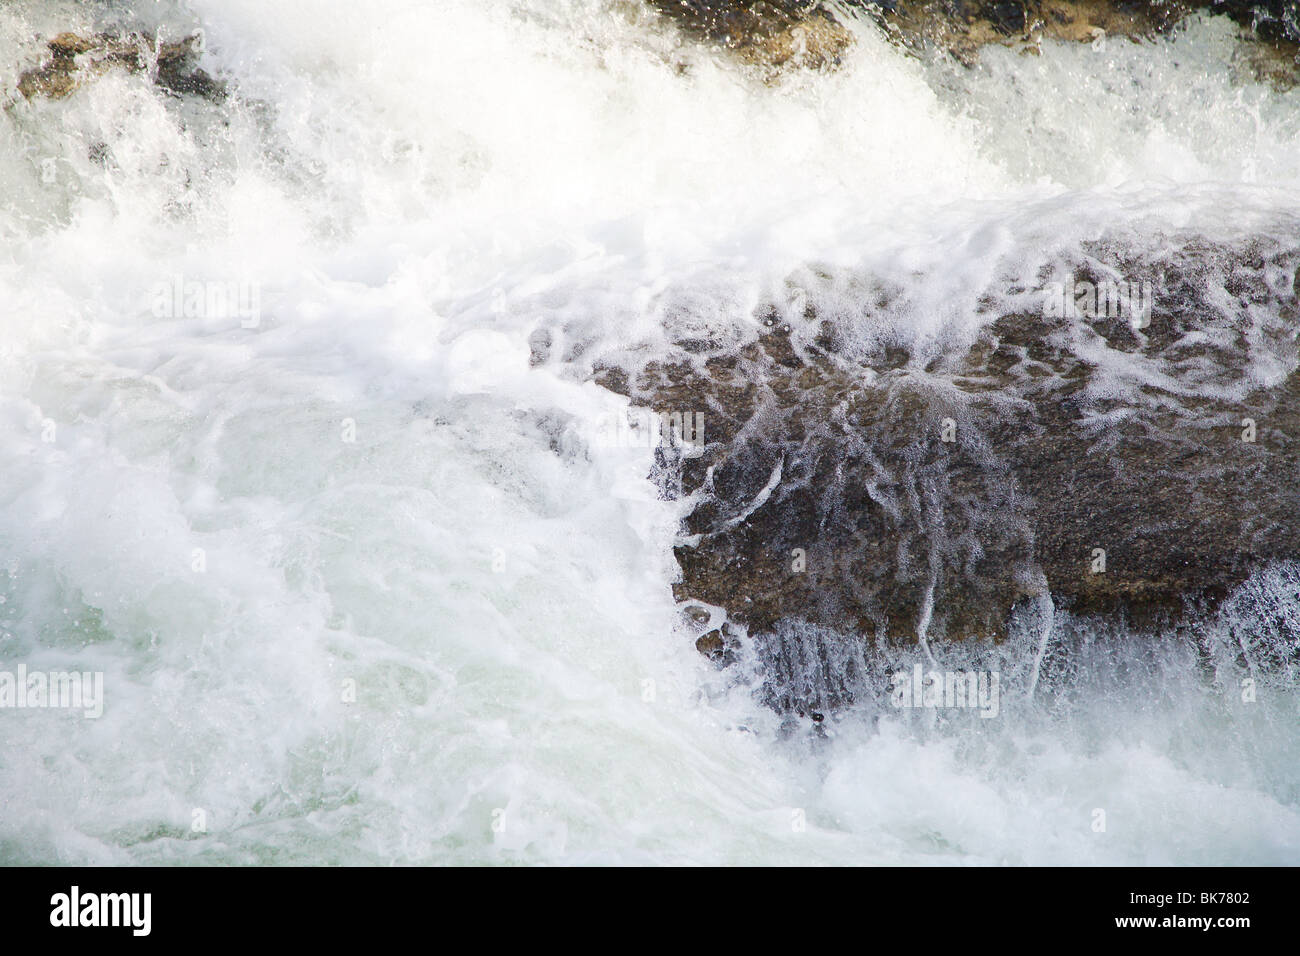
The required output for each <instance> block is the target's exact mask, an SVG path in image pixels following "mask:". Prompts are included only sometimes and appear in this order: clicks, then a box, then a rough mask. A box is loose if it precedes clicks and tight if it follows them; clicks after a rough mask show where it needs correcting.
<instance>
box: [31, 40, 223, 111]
mask: <svg viewBox="0 0 1300 956" xmlns="http://www.w3.org/2000/svg"><path fill="white" fill-rule="evenodd" d="M48 48H49V55H48V57H47V58H46V59H45V60H44V61H43V62H42V63H41V65H40V66H38V67H35V68H33V69H30V70H27V71H26V72H25V73H23V74H22V75H21V76H20V77H19V79H18V91H19V92H20V93H21V94H22V95H23V96H24V97H26V98H27V99H32V98H33V97H37V96H43V97H48V98H50V99H61V98H62V97H65V96H68V95H69V94H70V93H72V92H73V91H74V90H76V89H77V87H78V86H80V85H81V84H82V83H84V82H86V81H87V80H88V79H91V78H94V77H96V76H101V75H103V74H104V73H106V72H108V71H109V70H112V69H124V70H126V71H128V72H130V73H141V72H148V73H150V74H151V75H152V76H153V78H154V82H155V83H157V84H158V85H159V86H160V87H162V88H163V89H165V90H168V91H170V92H172V93H176V94H191V95H195V96H202V97H206V98H208V99H221V98H222V97H223V96H224V94H225V88H224V86H223V85H222V84H221V83H219V82H218V81H216V80H214V79H213V78H212V77H210V76H209V75H208V74H207V73H206V72H204V71H203V70H201V69H199V68H198V66H197V61H198V57H199V54H200V53H201V41H200V39H199V35H198V34H195V35H194V36H191V37H187V38H185V39H183V40H177V41H174V42H169V43H163V42H159V41H158V40H157V39H155V38H154V37H151V36H149V35H148V34H130V35H127V36H111V35H108V34H95V35H93V36H80V35H78V34H75V33H60V34H59V35H58V36H56V37H55V38H54V39H52V40H50V41H49V44H48Z"/></svg>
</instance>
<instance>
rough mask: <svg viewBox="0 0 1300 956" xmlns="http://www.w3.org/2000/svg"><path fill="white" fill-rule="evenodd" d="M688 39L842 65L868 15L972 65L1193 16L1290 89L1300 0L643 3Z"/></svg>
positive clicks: (1158, 29)
mask: <svg viewBox="0 0 1300 956" xmlns="http://www.w3.org/2000/svg"><path fill="white" fill-rule="evenodd" d="M647 2H648V3H649V4H650V5H651V6H652V7H654V8H655V9H657V10H659V11H660V12H661V13H663V14H664V15H665V16H667V17H669V18H671V19H672V20H673V21H674V22H676V23H677V24H678V25H680V26H681V27H682V28H683V29H684V30H685V31H686V32H687V33H688V34H689V35H691V36H693V37H695V38H697V39H700V40H703V41H705V42H709V43H713V44H717V45H720V46H723V47H725V48H728V49H730V50H732V51H733V52H735V53H736V54H738V55H739V56H740V58H741V59H742V60H745V61H747V62H750V63H756V64H760V65H763V66H765V67H768V68H772V69H783V68H786V67H792V66H793V67H811V68H816V69H821V68H827V67H833V66H835V65H837V64H838V62H839V61H840V58H841V57H842V56H843V54H844V52H845V51H846V50H847V49H848V47H849V46H850V45H851V44H852V39H853V37H852V33H851V32H850V31H849V30H847V29H845V28H844V26H843V25H842V23H843V20H844V19H845V18H846V17H854V16H857V17H869V18H871V19H872V20H874V21H875V22H876V23H878V24H879V25H880V26H881V28H882V29H884V30H885V32H886V33H887V34H888V35H889V36H891V37H892V38H893V39H895V40H896V41H897V42H899V43H900V44H901V45H903V46H905V47H907V48H909V49H912V50H915V51H920V50H924V49H937V50H940V51H943V52H946V53H949V54H951V55H953V56H954V57H956V58H957V59H958V60H960V61H962V62H963V63H966V64H971V63H974V62H976V61H977V60H978V58H979V51H980V49H981V48H982V47H984V46H986V45H989V44H1001V45H1004V46H1011V47H1014V48H1017V49H1020V50H1022V51H1026V52H1035V51H1036V50H1037V46H1038V44H1039V43H1040V42H1041V41H1042V40H1044V39H1051V40H1061V41H1070V42H1084V43H1098V42H1104V41H1105V40H1106V38H1108V37H1114V38H1127V39H1130V40H1134V41H1140V40H1147V39H1152V38H1154V37H1157V36H1160V35H1162V34H1167V33H1169V32H1170V31H1171V30H1172V29H1173V28H1174V27H1175V26H1176V25H1177V24H1178V23H1179V22H1180V21H1182V20H1183V19H1184V18H1186V17H1187V16H1188V15H1190V14H1192V13H1196V12H1200V13H1204V14H1206V15H1223V16H1228V17H1231V18H1232V19H1233V20H1234V21H1235V22H1237V23H1238V24H1240V25H1241V27H1242V40H1243V42H1244V44H1245V45H1247V46H1249V47H1250V55H1249V59H1250V60H1251V63H1252V66H1253V68H1254V70H1255V73H1256V74H1257V75H1258V76H1259V77H1260V78H1264V79H1269V80H1272V81H1274V82H1279V83H1284V84H1287V85H1290V84H1292V83H1294V81H1295V77H1296V73H1297V71H1298V70H1300V67H1298V66H1297V64H1298V63H1300V0H1265V2H1263V3H1246V2H1239V0H1224V2H1207V0H1168V2H1156V0H880V2H864V0H845V2H841V3H830V2H825V0H759V2H751V0H647Z"/></svg>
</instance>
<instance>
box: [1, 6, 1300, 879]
mask: <svg viewBox="0 0 1300 956" xmlns="http://www.w3.org/2000/svg"><path fill="white" fill-rule="evenodd" d="M115 27H122V28H129V29H138V28H148V29H151V30H157V31H159V32H161V33H162V34H163V35H166V36H176V37H179V36H184V35H187V34H188V33H190V32H191V31H192V30H194V29H195V28H197V27H201V28H202V30H203V31H204V38H205V44H206V52H205V54H204V66H205V68H206V69H207V70H208V71H209V72H211V73H212V74H213V75H217V76H221V77H222V78H224V79H226V80H227V82H228V83H229V85H230V95H229V97H228V98H227V99H226V100H225V102H223V103H214V102H209V101H206V100H203V99H199V98H175V97H168V96H166V95H165V94H164V93H163V92H162V91H161V90H159V89H158V88H156V87H155V86H153V85H152V84H151V83H150V82H149V79H148V77H146V76H143V75H128V74H126V73H125V72H116V73H109V74H107V75H105V76H103V77H101V78H99V79H97V80H96V81H95V82H93V83H88V84H87V85H86V86H85V87H83V88H82V89H81V90H79V91H78V92H77V93H76V94H75V95H73V96H71V97H69V98H67V99H64V100H57V101H50V100H42V99H36V100H32V101H27V100H24V99H22V98H21V97H20V96H19V95H18V94H17V92H16V84H17V79H18V75H19V73H20V71H21V70H22V69H24V68H26V67H27V66H30V65H32V64H33V63H35V62H36V61H38V60H39V58H40V56H41V52H42V50H43V47H44V42H45V40H46V39H47V38H48V37H49V36H51V35H53V34H55V33H58V32H61V31H63V30H76V31H79V32H83V33H89V32H93V31H95V30H102V29H111V28H115ZM853 29H854V30H855V31H856V32H857V34H858V42H857V43H856V45H855V46H854V48H853V49H852V50H851V52H850V53H849V54H848V56H847V59H846V62H845V63H844V64H843V66H842V68H841V69H839V70H837V71H834V72H831V73H792V74H789V75H787V76H785V77H783V78H781V79H779V80H777V81H775V82H772V83H765V82H763V81H762V80H761V79H760V78H758V77H756V76H754V75H753V74H751V73H749V72H746V71H745V70H744V69H743V68H741V67H739V66H737V65H736V64H734V63H733V62H731V61H730V60H728V59H727V58H726V57H724V56H722V55H720V54H718V53H717V52H715V51H710V50H707V49H704V48H702V47H698V46H694V45H691V44H689V43H683V42H682V41H681V39H680V38H679V37H678V36H677V35H676V34H675V33H674V32H673V31H672V30H670V29H669V28H667V27H665V26H664V25H663V24H662V23H660V22H658V21H656V20H654V19H653V18H651V17H650V16H649V15H648V14H646V13H644V12H643V11H641V10H640V7H639V5H636V4H631V3H624V2H613V0H545V2H543V0H464V2H461V0H442V2H439V3H436V4H429V3H420V2H416V0H377V2H372V3H367V4H355V3H343V2H337V0H320V2H308V0H298V2H284V3H278V2H277V3H274V4H267V3H263V2H254V0H220V2H218V0H211V2H208V0H195V2H191V3H189V4H186V5H184V7H181V6H179V5H177V4H175V3H159V4H139V5H132V4H125V3H102V4H99V5H94V4H81V3H71V2H67V3H50V2H36V0H30V2H29V0H17V2H6V3H3V4H0V101H3V102H4V103H7V104H8V106H7V107H6V108H5V109H4V111H3V112H2V113H0V670H13V669H14V668H15V667H16V666H17V664H18V663H25V664H26V665H27V667H28V668H30V669H33V670H35V669H41V670H46V671H63V670H78V671H95V672H103V674H104V688H105V706H104V713H103V716H102V717H100V718H98V719H93V720H91V719H85V718H84V717H83V716H82V715H81V713H80V712H67V711H56V710H22V709H8V710H0V861H3V862H7V863H16V862H24V863H36V862H60V863H74V864H75V863H95V864H124V863H171V862H175V863H252V862H260V863H339V864H347V863H461V864H463V863H515V862H523V863H763V864H768V863H870V864H878V863H963V864H1002V863H1008V864H1024V863H1036V864H1062V863H1080V864H1097V863H1120V864H1162V863H1200V864H1231V863H1269V864H1296V863H1300V735H1297V733H1296V731H1297V727H1298V726H1300V695H1298V694H1297V690H1298V688H1300V675H1297V673H1296V672H1295V668H1294V664H1289V663H1288V661H1294V659H1295V656H1294V642H1295V640H1296V637H1295V635H1296V633H1297V630H1298V628H1297V622H1300V580H1298V579H1297V576H1296V571H1295V568H1294V567H1291V566H1281V567H1276V568H1272V569H1269V570H1267V571H1266V572H1264V573H1261V574H1260V575H1258V576H1257V577H1256V578H1255V579H1252V581H1250V582H1249V583H1248V584H1247V585H1246V586H1244V587H1243V588H1242V589H1241V591H1240V592H1239V593H1238V594H1237V595H1236V596H1235V597H1234V598H1233V599H1232V600H1231V601H1229V603H1228V604H1227V605H1226V606H1225V607H1224V609H1223V610H1222V611H1221V612H1220V613H1219V614H1218V616H1217V617H1215V618H1214V619H1213V620H1211V621H1209V622H1207V623H1205V624H1204V625H1203V628H1202V633H1201V634H1200V637H1199V646H1200V647H1201V652H1200V653H1198V652H1197V651H1195V650H1194V649H1193V648H1192V645H1191V644H1190V643H1189V642H1188V641H1187V640H1185V639H1184V637H1185V635H1179V634H1136V635H1135V634H1131V633H1129V632H1127V630H1126V629H1125V627H1124V625H1123V624H1122V623H1119V622H1116V623H1114V624H1113V625H1106V626H1102V625H1097V624H1095V623H1093V624H1085V623H1084V622H1081V621H1075V620H1073V619H1071V618H1069V617H1068V616H1067V615H1064V614H1058V615H1057V617H1056V619H1055V620H1054V621H1053V627H1052V630H1051V637H1050V640H1049V641H1048V642H1047V644H1046V645H1044V644H1042V643H1041V634H1042V627H1041V623H1042V622H1041V621H1038V622H1035V621H1033V620H1027V621H1023V622H1021V625H1020V626H1019V627H1018V629H1013V634H1012V636H1011V638H1010V639H1009V640H1008V641H1006V642H1005V643H1003V644H1000V645H997V646H986V647H981V648H975V647H970V646H963V645H953V646H945V647H936V648H934V654H935V657H936V659H937V667H938V668H939V669H941V670H958V671H973V670H981V671H994V672H997V673H998V674H999V675H1000V684H999V688H1000V701H999V709H998V714H997V716H996V717H991V718H983V717H981V716H980V715H979V713H978V712H977V711H970V712H959V713H958V712H953V711H950V710H941V709H935V708H930V709H927V708H925V707H920V708H911V709H903V708H894V707H892V706H891V704H890V697H889V675H890V674H891V673H894V672H897V671H909V672H910V671H911V669H912V667H913V666H914V665H915V664H917V663H920V664H922V665H923V666H924V668H926V669H927V670H928V669H930V668H931V667H933V666H936V665H935V664H932V663H931V662H930V661H929V660H927V658H926V657H925V655H924V654H923V653H922V651H921V649H919V648H894V649H880V648H874V644H873V642H872V641H871V640H864V641H860V642H845V641H844V640H843V639H842V636H836V635H830V634H825V633H820V632H817V631H816V629H814V628H807V629H805V631H803V632H799V633H792V634H789V635H787V637H788V640H787V641H785V642H784V643H783V644H782V645H781V647H780V648H777V649H774V648H773V646H772V645H771V644H770V643H769V644H765V643H764V642H763V641H761V640H758V639H749V638H746V639H745V640H744V642H743V644H742V647H741V652H740V660H738V661H737V662H736V664H735V665H734V666H732V667H730V668H727V669H725V670H717V669H715V668H714V666H713V665H712V664H710V663H709V662H708V661H707V660H706V659H705V658H704V657H702V656H701V655H700V654H699V653H697V651H696V650H695V647H694V634H693V632H691V631H690V629H689V628H688V627H687V626H686V625H685V624H684V623H683V618H682V615H681V613H680V611H679V609H678V607H677V606H676V604H675V602H674V600H673V595H672V587H671V585H672V583H673V581H674V580H675V579H676V577H677V576H678V574H679V572H678V569H677V566H676V563H675V561H674V558H673V554H672V546H673V544H674V542H675V540H676V536H677V534H678V531H679V524H680V520H681V516H682V504H681V503H680V502H675V501H670V500H664V498H663V497H662V495H661V493H660V489H659V488H658V487H657V486H656V484H655V483H654V481H653V480H652V479H651V473H652V471H653V469H654V464H655V455H654V452H653V450H652V449H650V448H637V447H627V448H615V447H606V446H604V445H602V444H601V443H599V442H595V441H592V440H591V432H592V423H593V422H597V421H600V420H602V417H607V416H611V415H615V414H617V413H619V412H621V411H622V410H623V409H624V408H625V406H626V404H627V401H626V399H623V398H620V397H619V396H617V395H615V394H613V393H611V392H609V391H606V390H604V389H602V388H600V387H598V386H597V385H595V384H594V383H592V382H591V381H590V380H589V376H590V374H591V372H592V370H593V368H594V367H595V365H596V363H597V362H602V361H603V362H611V361H618V360H620V358H622V359H623V360H626V361H627V362H628V364H629V367H632V362H633V361H634V360H635V361H639V360H643V359H644V358H645V357H646V356H653V355H657V354H667V353H668V351H669V350H670V348H671V347H672V343H674V342H678V341H680V340H682V339H683V338H686V337H690V336H691V335H693V334H702V335H708V336H710V337H712V338H713V339H714V340H716V341H719V342H723V343H728V342H731V343H735V344H740V343H743V342H745V341H750V340H752V339H753V338H754V337H755V336H756V335H757V334H758V330H759V328H760V326H759V320H758V319H757V318H755V310H756V307H757V306H758V305H759V304H760V303H762V302H768V301H772V300H776V301H781V302H788V301H791V300H790V296H789V290H790V288H791V286H792V285H798V286H801V287H806V288H808V289H810V290H812V291H811V292H809V293H808V296H809V301H810V304H811V305H813V306H815V307H816V308H817V309H818V310H819V311H821V312H822V313H824V314H827V315H832V316H838V317H840V319H842V322H841V328H844V329H847V330H849V332H850V338H849V344H848V346H847V347H848V349H849V351H850V352H852V350H854V349H859V350H861V352H862V353H863V354H866V352H867V351H868V350H869V349H870V348H871V347H872V346H873V345H874V344H875V343H878V342H880V341H889V342H899V343H905V344H906V345H907V346H908V347H909V348H911V349H913V350H914V351H916V352H918V353H921V354H925V353H926V352H927V350H931V349H938V348H940V347H941V346H942V345H944V344H945V343H951V342H953V341H959V342H960V341H966V340H969V339H970V338H971V337H973V336H974V335H975V333H976V332H977V331H978V329H979V328H980V327H981V326H982V325H983V324H984V323H985V322H987V321H990V319H991V317H995V316H996V315H997V314H998V312H997V307H998V306H999V305H1009V306H1014V305H1015V304H1016V303H1017V302H1018V301H1019V300H1018V299H1017V296H1020V297H1023V296H1024V295H1025V294H1026V293H1025V290H1027V289H1034V288H1036V287H1037V286H1036V283H1037V282H1038V281H1039V278H1040V277H1041V276H1042V275H1043V274H1044V272H1045V271H1050V270H1051V269H1052V268H1053V267H1054V266H1058V265H1060V264H1062V263H1065V262H1068V261H1072V260H1074V259H1077V258H1078V257H1080V256H1081V255H1082V254H1083V251H1084V250H1086V249H1090V248H1093V246H1092V245H1091V244H1095V243H1098V242H1105V243H1109V244H1111V245H1113V246H1115V247H1119V248H1126V249H1135V250H1142V251H1148V252H1152V253H1155V252H1157V251H1159V250H1161V249H1163V248H1165V247H1166V246H1167V245H1169V244H1170V243H1172V242H1173V241H1175V238H1176V237H1179V236H1186V235H1190V234H1194V235H1196V236H1202V237H1205V238H1206V240H1207V241H1210V242H1214V243H1220V244H1222V245H1224V246H1225V247H1232V246H1234V245H1239V244H1241V243H1245V242H1248V241H1251V240H1254V241H1266V242H1269V241H1271V242H1277V243H1287V242H1291V243H1294V242H1295V241H1296V239H1297V238H1298V237H1300V90H1293V91H1290V92H1284V91H1279V90H1275V89H1273V88H1271V87H1269V86H1267V85H1263V84H1259V83H1256V82H1254V81H1253V80H1250V79H1249V78H1248V77H1245V76H1243V75H1242V74H1241V72H1240V70H1239V69H1238V68H1237V67H1235V66H1234V65H1233V54H1232V47H1233V43H1234V41H1233V39H1232V33H1231V31H1230V30H1229V29H1228V28H1227V26H1225V24H1224V23H1223V22H1221V21H1218V20H1194V21H1192V22H1190V23H1189V24H1188V25H1187V26H1186V28H1181V29H1179V30H1178V31H1177V32H1176V35H1175V36H1174V37H1173V38H1172V40H1169V41H1160V42H1159V43H1155V44H1144V45H1138V44H1132V43H1129V42H1127V41H1122V40H1109V41H1107V42H1106V43H1104V44H1102V45H1101V46H1100V48H1099V49H1094V48H1093V47H1090V46H1086V45H1080V46H1073V45H1071V46H1067V45H1060V44H1055V43H1051V42H1045V43H1044V44H1043V48H1042V51H1041V54H1040V55H1038V56H1033V57H1026V56H1017V55H1014V54H1013V53H1011V52H1010V51H1006V50H1002V49H998V48H993V49H989V50H986V51H985V53H984V55H983V57H982V60H981V64H980V65H979V66H978V67H976V68H974V69H973V70H966V69H964V68H960V67H953V66H949V65H946V64H944V63H942V62H938V61H933V62H931V61H928V60H918V59H915V58H911V57H908V56H906V55H905V54H904V53H903V52H902V51H900V50H899V49H897V48H895V47H893V46H891V45H890V44H889V43H887V42H886V41H885V40H884V39H883V38H882V36H881V35H880V34H879V33H878V31H877V30H876V29H875V28H874V27H873V26H871V25H870V24H868V23H855V24H854V26H853ZM813 278H816V279H817V281H816V282H814V281H813ZM187 283H188V284H197V285H199V286H201V287H202V288H203V289H204V290H205V293H204V295H203V296H202V297H201V299H200V300H196V304H194V305H193V306H192V307H191V305H190V304H189V297H188V295H187V293H186V285H187ZM212 284H220V285H221V286H222V287H223V289H228V290H230V291H231V292H232V294H230V295H225V294H222V295H217V296H211V295H208V294H207V292H206V290H207V289H208V288H210V287H211V285H212ZM868 287H870V288H876V287H884V288H889V289H891V290H893V294H892V297H891V302H892V303H893V304H892V305H890V306H888V307H886V308H884V309H882V310H878V311H875V312H873V313H872V316H873V318H871V319H870V320H867V319H857V318H854V316H855V315H856V314H857V313H855V309H854V304H855V301H856V298H857V297H860V296H861V295H863V294H865V293H864V291H863V290H864V289H866V288H868ZM160 290H161V291H160ZM173 290H178V291H176V295H175V296H173V295H172V291H173ZM252 290H255V294H256V315H255V316H254V315H253V314H252V310H251V309H250V306H251V305H252V304H253V299H251V298H250V297H249V295H250V294H251V293H252ZM177 304H179V305H180V308H176V307H175V306H176V305H177ZM791 307H793V306H791ZM1267 321H1268V317H1262V318H1261V323H1262V324H1267ZM539 337H544V338H545V340H546V341H547V342H549V343H550V345H549V349H548V353H547V354H548V357H547V358H546V359H545V360H544V361H538V360H537V359H536V357H535V351H536V343H537V342H538V341H539V340H540V339H539ZM1109 358H1110V359H1112V360H1115V361H1117V362H1118V361H1119V359H1118V358H1117V357H1116V356H1110V357H1109ZM1295 365H1296V358H1295V350H1294V347H1292V348H1291V349H1290V351H1289V352H1288V351H1286V350H1285V349H1282V350H1268V349H1263V348H1261V349H1259V350H1257V351H1252V352H1251V354H1250V361H1248V362H1247V363H1246V368H1245V371H1244V373H1243V377H1244V381H1245V382H1249V383H1255V384H1264V385H1269V384H1274V383H1276V382H1277V381H1280V380H1281V379H1283V378H1285V377H1286V376H1287V375H1289V374H1291V373H1292V372H1293V371H1294V370H1295ZM1161 373H1162V370H1161V369H1159V368H1151V367H1146V366H1143V365H1142V364H1141V363H1140V362H1138V361H1137V360H1136V359H1134V360H1133V361H1132V362H1126V363H1125V364H1123V365H1117V366H1116V367H1115V368H1114V369H1113V370H1112V374H1111V375H1110V376H1109V377H1106V376H1103V377H1102V378H1101V379H1100V381H1103V382H1104V383H1108V384H1106V385H1105V387H1107V388H1111V389H1113V390H1115V391H1116V392H1117V393H1119V392H1124V393H1125V394H1128V392H1129V391H1131V392H1132V394H1134V395H1140V394H1141V389H1142V386H1143V384H1145V383H1147V382H1149V381H1152V380H1154V379H1155V378H1156V377H1158V376H1159V375H1160V374H1161ZM1241 384H1242V383H1240V382H1238V383H1234V384H1231V385H1226V386H1225V384H1224V383H1222V382H1216V381H1206V382H1203V383H1201V385H1200V386H1198V387H1203V388H1204V389H1205V390H1206V393H1207V394H1212V395H1218V394H1220V393H1221V392H1222V390H1223V389H1224V388H1239V387H1241ZM1298 557H1300V556H1298ZM781 655H785V657H786V658H790V657H791V655H794V656H797V657H800V659H799V660H790V659H785V660H781V659H778V658H780V656H781ZM1040 658H1041V663H1040ZM836 668H838V669H840V670H843V669H846V668H847V669H852V670H853V671H854V673H856V674H858V675H861V676H862V679H863V680H864V681H865V682H866V683H865V685H864V686H869V687H871V688H874V689H875V690H876V691H877V693H873V694H863V695H861V697H860V699H859V700H858V701H857V702H856V703H855V704H854V705H853V706H851V707H849V708H846V709H844V710H843V711H840V712H837V713H834V714H830V715H828V716H827V717H826V719H825V720H824V721H820V722H814V721H813V720H811V719H807V718H802V717H797V716H790V717H785V716H782V715H781V714H779V713H777V712H776V711H774V710H773V709H771V708H769V707H768V706H766V705H765V703H764V699H765V691H764V689H763V688H764V681H771V680H772V679H773V677H772V675H774V674H775V675H781V674H785V675H787V678H788V679H789V680H791V681H799V680H803V681H814V682H815V681H816V680H818V679H819V678H818V677H817V674H818V673H820V672H821V671H822V670H827V669H830V670H834V669H836ZM819 669H820V670H819ZM1035 675H1037V676H1035ZM1243 680H1250V681H1253V684H1252V685H1251V686H1252V687H1253V694H1252V695H1249V696H1253V698H1254V699H1253V700H1246V699H1245V696H1247V695H1244V694H1243V684H1242V681H1243ZM1031 688H1032V694H1031ZM769 690H770V687H769ZM1097 810H1103V811H1104V819H1105V829H1104V831H1099V830H1098V829H1096V827H1095V823H1096V821H1097V819H1098V818H1097V816H1096V811H1097ZM196 821H201V822H202V824H203V826H202V828H201V829H196Z"/></svg>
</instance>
